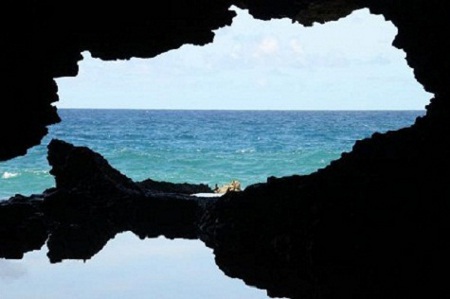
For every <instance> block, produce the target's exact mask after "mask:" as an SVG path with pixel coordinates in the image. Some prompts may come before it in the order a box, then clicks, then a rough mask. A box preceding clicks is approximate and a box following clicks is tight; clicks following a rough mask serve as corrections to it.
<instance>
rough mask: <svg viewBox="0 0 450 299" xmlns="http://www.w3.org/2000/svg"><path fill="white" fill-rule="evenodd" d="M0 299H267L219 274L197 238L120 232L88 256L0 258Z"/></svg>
mask: <svg viewBox="0 0 450 299" xmlns="http://www.w3.org/2000/svg"><path fill="white" fill-rule="evenodd" d="M0 289H1V296H0V297H1V298H2V299H17V298H47V299H52V298H62V294H64V296H63V298H160V299H162V298H167V299H169V298H170V299H174V298H186V299H188V298H189V299H190V298H212V299H214V298H217V299H219V298H221V299H222V298H223V299H225V298H230V299H232V298H235V299H238V298H239V299H240V298H255V299H257V298H268V297H267V295H266V292H265V291H263V290H259V289H256V288H251V287H248V286H246V285H245V284H244V282H242V280H239V279H231V278H229V277H227V276H225V275H224V274H223V273H222V272H221V271H220V270H219V269H218V268H217V266H216V265H215V263H214V257H213V255H212V252H211V250H210V249H209V248H207V247H205V246H204V244H203V243H202V242H200V241H197V240H183V239H177V240H168V239H165V238H162V237H160V238H155V239H146V240H144V241H142V240H139V238H138V237H136V236H135V235H134V234H132V233H123V234H119V235H117V236H116V237H115V238H114V239H112V240H110V241H109V242H108V244H107V246H105V248H104V249H103V250H102V251H101V252H100V253H99V254H97V255H96V256H95V257H94V258H92V259H90V260H87V261H85V262H83V261H82V260H69V259H68V260H64V261H63V262H61V263H56V264H50V263H49V260H48V257H46V256H45V250H40V251H33V252H29V253H27V254H25V256H24V258H23V259H22V260H3V259H0Z"/></svg>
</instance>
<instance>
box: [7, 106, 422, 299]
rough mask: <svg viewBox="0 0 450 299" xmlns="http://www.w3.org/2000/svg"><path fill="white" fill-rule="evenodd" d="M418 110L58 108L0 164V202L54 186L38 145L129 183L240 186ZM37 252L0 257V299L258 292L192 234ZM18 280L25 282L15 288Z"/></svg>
mask: <svg viewBox="0 0 450 299" xmlns="http://www.w3.org/2000/svg"><path fill="white" fill-rule="evenodd" d="M424 113H425V111H203V110H201V111H189V110H173V111H172V110H82V109H81V110H77V109H67V110H65V109H62V110H60V111H59V114H60V117H61V119H62V122H61V123H59V124H56V125H53V126H51V127H50V128H49V131H50V132H49V134H48V135H47V136H46V137H45V138H44V139H43V140H42V143H41V145H39V146H36V147H33V148H32V149H30V150H29V153H28V154H27V155H26V156H23V157H17V158H15V159H13V160H10V161H7V162H0V199H1V198H2V199H7V198H9V197H11V196H13V195H14V194H23V195H30V194H33V193H42V191H44V190H45V189H47V188H50V187H53V186H54V180H53V177H52V176H51V175H50V174H49V170H50V166H49V165H48V163H47V159H46V155H47V148H46V146H47V144H48V143H49V142H50V140H51V139H52V138H58V139H62V140H65V141H67V142H70V143H72V144H74V145H78V146H88V147H90V148H91V149H93V150H94V151H96V152H98V153H100V154H101V155H103V156H104V157H105V158H106V159H108V161H109V162H110V164H111V165H112V166H113V167H115V168H116V169H118V170H119V171H121V172H122V173H123V174H125V175H127V176H128V177H130V178H131V179H133V180H135V181H140V180H144V179H147V178H151V179H153V180H158V181H168V182H175V183H182V182H188V183H204V184H208V185H210V186H211V187H213V186H214V185H215V184H218V185H221V184H225V183H229V182H230V181H231V180H239V181H240V182H241V186H242V188H244V189H245V187H246V186H249V185H251V184H255V183H258V182H265V181H266V179H267V177H269V176H276V177H282V176H288V175H292V174H309V173H312V172H314V171H316V170H318V169H320V168H323V167H326V166H327V165H328V164H329V163H330V162H331V161H332V160H335V159H337V158H339V157H340V155H341V153H342V152H347V151H350V150H351V148H352V146H353V144H354V143H355V141H356V140H359V139H363V138H366V137H369V136H371V135H372V134H373V133H374V132H381V133H382V132H386V131H389V130H397V129H399V128H402V127H406V126H409V125H411V124H413V123H414V121H415V119H416V118H417V117H419V116H422V115H423V114H424ZM45 251H46V250H45V248H43V249H42V250H40V251H33V252H29V253H27V254H25V257H24V258H23V259H22V260H5V259H1V258H0V290H1V291H0V298H2V299H9V298H11V299H13V298H47V299H52V298H55V299H56V298H61V294H64V298H69V299H70V298H159V299H162V298H171V299H179V298H185V299H193V298H196V299H198V298H208V299H219V298H227V299H240V298H246V299H252V298H253V299H258V298H268V296H267V294H266V292H265V291H264V290H260V289H256V288H254V287H251V286H247V285H245V283H244V282H243V281H241V280H239V279H235V278H234V279H233V278H230V277H227V276H226V275H225V274H223V273H222V272H221V270H220V269H219V268H218V267H217V266H216V265H215V263H214V255H213V253H212V250H210V249H208V248H206V247H205V246H204V245H203V243H201V242H200V241H198V240H167V239H165V238H162V237H160V238H155V239H146V240H140V239H139V238H138V237H137V236H135V235H133V234H132V233H130V232H128V233H122V234H119V235H117V236H116V237H115V238H114V239H113V240H110V241H109V242H108V244H107V246H105V248H104V249H103V250H102V251H101V252H99V253H98V254H97V255H96V256H94V257H93V258H92V259H91V260H88V261H79V260H65V261H63V262H61V263H57V264H50V263H49V261H48V258H47V257H46V252H45ZM24 286H25V287H24Z"/></svg>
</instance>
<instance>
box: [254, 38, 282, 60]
mask: <svg viewBox="0 0 450 299" xmlns="http://www.w3.org/2000/svg"><path fill="white" fill-rule="evenodd" d="M279 48H280V47H279V42H278V39H276V38H275V37H272V36H266V37H264V38H263V39H262V40H261V41H260V43H259V44H258V47H257V49H256V52H255V56H256V57H260V56H265V55H269V56H270V55H275V54H277V53H278V51H279Z"/></svg>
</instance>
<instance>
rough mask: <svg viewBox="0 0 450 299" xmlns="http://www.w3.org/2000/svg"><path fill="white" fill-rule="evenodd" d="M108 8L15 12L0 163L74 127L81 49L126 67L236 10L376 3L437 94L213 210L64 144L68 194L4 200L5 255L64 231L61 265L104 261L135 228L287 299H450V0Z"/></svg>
mask: <svg viewBox="0 0 450 299" xmlns="http://www.w3.org/2000/svg"><path fill="white" fill-rule="evenodd" d="M95 2H96V1H90V2H89V3H88V2H86V1H84V0H78V1H70V2H64V3H62V2H58V1H54V0H50V1H20V2H17V1H9V0H8V1H6V2H5V3H3V4H2V7H3V11H4V12H5V13H7V14H8V15H10V16H11V18H13V19H15V20H19V21H20V24H21V26H15V25H14V24H11V23H9V20H6V19H4V20H5V21H1V22H2V25H3V26H1V28H2V29H1V30H2V32H3V33H4V34H3V35H2V36H3V40H2V47H1V49H0V53H1V54H2V55H1V57H3V62H4V64H3V69H4V70H5V74H6V75H5V76H2V79H1V81H0V82H1V83H0V84H1V85H0V86H1V90H2V92H3V94H2V96H3V98H4V101H2V104H1V107H2V109H0V114H1V117H2V121H3V122H4V123H5V124H8V125H5V126H1V127H0V160H2V161H3V160H8V159H11V158H13V157H16V156H19V155H24V154H25V153H26V151H27V149H28V148H30V147H32V146H34V145H36V144H38V143H39V142H40V140H41V139H42V137H43V136H45V134H46V133H47V126H48V125H51V124H54V123H57V122H58V121H60V119H59V117H58V115H57V112H56V108H54V107H53V106H52V105H51V104H52V103H53V102H55V101H57V100H58V94H57V86H56V84H55V81H54V78H57V77H62V76H75V75H76V74H77V72H78V66H77V62H78V61H79V60H81V59H82V57H81V55H80V53H81V52H82V51H85V50H88V51H90V52H91V53H92V55H93V56H94V57H98V58H101V59H104V60H114V59H129V58H131V57H142V58H150V57H154V56H156V55H158V54H160V53H163V52H165V51H168V50H171V49H176V48H178V47H180V46H182V45H184V44H188V43H190V44H196V45H204V44H206V43H209V42H212V40H213V37H214V34H213V30H215V29H218V28H220V27H223V26H227V25H230V24H231V21H232V18H233V16H234V13H233V12H232V11H230V10H229V7H230V5H232V4H235V5H237V6H239V7H241V8H246V9H248V10H249V12H250V13H251V14H252V15H253V16H255V17H256V18H259V19H264V20H270V19H274V18H289V19H291V20H292V21H294V22H299V23H300V24H303V25H306V26H309V25H311V24H312V23H314V22H319V23H323V22H326V21H330V20H338V19H339V18H341V17H344V16H346V15H348V14H349V13H350V12H352V11H354V10H355V9H359V8H368V9H370V11H371V12H372V13H374V14H380V15H383V16H384V17H385V19H386V20H388V21H391V22H393V24H394V25H395V26H396V27H397V28H398V34H397V36H396V37H395V40H394V42H393V46H394V47H396V48H398V49H401V50H404V51H405V53H406V60H407V62H408V64H409V65H410V66H411V67H412V68H413V69H414V75H415V77H416V79H417V80H418V82H419V83H421V84H422V85H423V87H424V88H425V90H427V91H429V92H431V93H433V94H434V98H433V99H432V100H431V102H430V104H429V105H428V106H427V107H426V109H427V111H426V115H425V116H424V117H423V118H419V119H417V121H416V123H415V124H414V125H413V126H412V127H410V128H405V129H402V130H399V131H396V132H388V133H386V134H374V135H373V136H372V137H371V138H368V139H366V140H363V141H360V142H357V143H356V144H355V146H354V148H353V150H352V151H351V152H350V153H348V154H343V155H342V157H341V158H340V159H338V160H336V161H334V162H333V163H332V164H331V165H330V166H329V167H326V168H325V169H322V170H319V171H317V172H316V173H313V174H311V175H308V176H293V177H287V178H279V179H277V178H270V179H268V181H267V183H261V184H258V185H254V186H249V187H247V188H246V190H244V191H243V192H240V193H239V194H237V193H228V194H226V195H224V196H223V197H221V198H219V199H208V201H204V200H201V199H193V198H191V197H190V196H188V195H185V194H181V193H176V191H170V192H169V193H166V190H168V189H166V187H165V185H161V188H156V189H157V192H156V189H155V192H152V191H149V190H146V186H149V185H152V184H153V183H151V182H150V181H148V182H147V183H135V182H131V181H130V180H129V179H127V178H126V177H125V176H123V175H121V174H120V173H118V172H117V171H114V170H111V168H110V167H108V165H107V162H106V161H104V160H102V159H100V157H98V156H96V155H90V154H86V153H87V152H88V151H87V150H86V149H80V148H77V149H74V152H73V156H71V155H72V154H71V153H68V152H67V150H70V149H71V148H72V147H71V146H68V145H66V144H64V143H58V142H56V143H53V145H52V147H54V149H55V150H56V151H55V152H54V153H50V154H49V155H50V157H51V158H50V160H51V161H52V162H51V163H54V164H55V165H52V166H53V167H54V170H53V174H55V176H56V179H57V188H56V189H53V190H46V191H45V192H44V193H43V194H42V195H36V196H33V197H29V198H24V197H22V196H15V197H13V198H11V199H10V200H9V201H7V202H3V203H1V204H0V240H1V242H0V254H1V256H4V257H8V258H20V257H21V256H22V255H23V253H24V252H27V251H30V250H35V249H37V248H40V247H42V246H43V244H44V243H45V240H46V238H47V236H49V235H50V233H51V238H50V239H49V240H48V246H49V248H50V252H49V256H50V259H51V261H54V262H55V261H59V260H61V259H64V258H90V257H91V256H92V255H93V254H95V253H96V252H98V250H100V249H101V248H102V247H103V246H104V245H105V244H106V242H107V241H108V239H109V238H110V237H112V236H114V235H115V234H116V233H117V232H119V231H123V230H131V231H133V232H135V233H136V234H138V235H139V236H141V237H143V238H144V237H153V236H156V235H158V234H164V235H167V236H169V237H188V238H196V237H200V238H201V239H202V240H203V241H204V242H205V244H207V246H210V247H212V248H214V252H215V254H216V261H217V264H218V265H219V267H220V268H221V269H222V270H223V271H224V272H225V273H227V274H228V275H230V276H232V277H239V278H241V279H243V280H244V281H245V282H246V283H248V284H251V285H256V286H258V287H261V288H264V289H267V290H268V293H269V294H270V295H273V296H276V295H284V296H287V297H290V298H412V297H422V298H447V297H450V294H449V290H448V288H447V280H448V274H446V272H447V269H448V266H449V261H448V257H447V256H448V252H449V249H450V248H449V247H450V245H449V242H448V240H447V239H448V235H449V227H450V224H449V221H450V220H449V219H450V218H449V217H448V215H449V207H450V205H449V198H450V196H449V195H450V194H449V193H450V192H449V185H448V174H447V173H448V169H449V166H450V158H449V157H450V152H449V150H448V144H449V140H448V139H449V136H450V134H449V133H450V124H449V122H450V117H449V116H450V109H449V105H450V104H449V103H450V99H449V90H448V89H449V86H450V84H449V82H450V78H449V71H448V70H449V69H450V60H449V59H448V57H447V56H448V51H447V47H446V44H447V43H448V41H447V40H448V29H447V28H448V27H449V22H450V18H448V13H447V7H446V5H447V3H446V2H445V1H440V0H410V1H403V0H391V1H386V0H385V1H381V0H345V1H338V0H284V1H272V0H262V1H255V0H243V1H225V0H217V1H208V0H199V1H181V0H170V1H163V2H158V4H157V5H156V4H155V7H154V9H142V6H141V5H142V4H141V3H140V2H139V1H135V0H129V1H127V2H126V3H122V5H95ZM69 4H70V5H69ZM86 7H89V9H86ZM68 10H70V13H69V12H68ZM4 22H5V23H4ZM56 26H57V27H58V30H55V28H56ZM392 100H395V99H392ZM52 147H51V148H52ZM72 149H73V148H72ZM66 155H67V157H69V159H68V161H65V160H64V159H63V158H62V157H66ZM84 155H87V158H86V159H88V160H86V161H89V163H92V165H91V164H87V165H86V168H84V167H80V165H78V166H77V161H78V159H81V157H83V156H84ZM66 162H67V164H66ZM60 167H61V168H60ZM87 170H89V172H87ZM97 183H98V186H101V188H100V187H98V186H97V185H96V184H97ZM163 186H164V187H163Z"/></svg>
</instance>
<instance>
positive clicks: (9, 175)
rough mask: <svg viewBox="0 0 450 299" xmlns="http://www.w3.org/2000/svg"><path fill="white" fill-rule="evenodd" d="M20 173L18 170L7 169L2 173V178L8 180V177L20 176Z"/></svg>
mask: <svg viewBox="0 0 450 299" xmlns="http://www.w3.org/2000/svg"><path fill="white" fill-rule="evenodd" d="M18 175H19V173H17V172H8V171H5V172H4V173H3V174H2V179H5V180H7V179H10V178H14V177H16V176H18Z"/></svg>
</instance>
